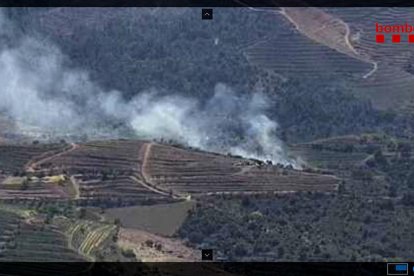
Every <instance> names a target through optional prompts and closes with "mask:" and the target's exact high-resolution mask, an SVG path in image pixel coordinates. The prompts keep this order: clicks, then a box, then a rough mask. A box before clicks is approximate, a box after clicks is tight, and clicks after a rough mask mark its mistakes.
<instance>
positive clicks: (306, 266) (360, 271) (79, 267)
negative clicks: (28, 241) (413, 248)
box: [0, 262, 414, 276]
mask: <svg viewBox="0 0 414 276" xmlns="http://www.w3.org/2000/svg"><path fill="white" fill-rule="evenodd" d="M413 265H414V263H409V266H408V268H409V274H408V275H414V272H413V271H412V269H413ZM0 275H21V276H25V275H31V276H42V275H58V276H66V275H90V276H92V275H99V276H102V275H108V276H111V275H142V276H144V275H170V276H174V275H177V276H178V275H180V276H187V275H188V276H190V275H191V276H193V275H197V276H202V275H220V276H231V275H241V276H261V275H263V276H267V275H269V276H270V275H272V276H274V275H283V276H297V275H304V276H324V275H328V276H330V275H332V276H348V275H350V276H351V275H352V276H359V275H363V276H380V275H387V263H386V262H359V263H358V262H276V263H271V262H193V263H188V262H187V263H185V262H184V263H139V262H132V263H88V262H84V263H76V262H68V263H64V262H60V263H50V262H45V263H23V262H20V263H19V262H9V263H2V262H0Z"/></svg>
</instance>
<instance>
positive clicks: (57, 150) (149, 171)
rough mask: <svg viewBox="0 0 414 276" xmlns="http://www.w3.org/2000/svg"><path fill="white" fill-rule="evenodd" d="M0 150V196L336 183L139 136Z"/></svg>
mask: <svg viewBox="0 0 414 276" xmlns="http://www.w3.org/2000/svg"><path fill="white" fill-rule="evenodd" d="M1 150H3V151H7V158H6V157H4V155H2V156H3V158H4V159H5V161H4V162H7V165H2V163H0V170H1V171H2V173H1V174H0V180H1V182H0V199H4V200H12V199H13V198H21V199H34V198H50V199H53V200H66V199H72V200H75V201H77V202H79V204H81V205H92V206H101V207H105V208H111V207H122V206H131V205H149V204H159V203H168V202H174V201H180V200H188V199H190V198H191V196H211V195H215V194H243V193H247V194H252V193H253V194H254V193H278V192H295V191H321V192H334V191H335V190H336V189H337V185H338V182H339V179H338V178H336V177H335V176H332V175H323V174H318V173H311V172H303V171H300V170H295V169H293V168H291V167H283V166H280V165H279V164H276V165H272V164H264V163H263V162H259V161H258V160H247V159H242V158H238V157H233V156H226V155H220V154H213V153H207V152H202V151H195V150H190V149H185V148H179V147H175V146H170V145H165V144H157V143H153V142H148V141H141V140H108V141H95V142H88V143H84V144H59V145H54V146H50V145H33V146H24V145H22V146H19V145H15V146H4V147H1V146H0V151H1ZM0 159H1V158H0ZM9 161H10V162H9ZM11 164H14V165H13V168H14V170H16V172H15V173H14V174H13V173H12V172H11V171H10V165H11Z"/></svg>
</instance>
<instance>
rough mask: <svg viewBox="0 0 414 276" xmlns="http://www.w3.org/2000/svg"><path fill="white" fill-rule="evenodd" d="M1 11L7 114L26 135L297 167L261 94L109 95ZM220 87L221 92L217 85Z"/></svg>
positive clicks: (0, 63) (1, 102) (1, 109)
mask: <svg viewBox="0 0 414 276" xmlns="http://www.w3.org/2000/svg"><path fill="white" fill-rule="evenodd" d="M13 28H14V27H13V25H12V24H11V23H10V21H9V20H7V19H6V17H5V16H4V14H2V13H1V12H0V83H1V86H0V114H3V115H7V116H8V117H11V118H12V119H13V120H14V121H16V122H17V124H18V125H19V127H20V130H21V131H22V132H23V133H25V134H26V135H30V136H37V135H43V137H44V136H45V134H47V135H49V136H50V137H53V136H54V137H69V136H72V137H73V136H79V135H85V136H87V137H89V139H100V138H117V137H131V135H132V136H134V137H141V138H146V139H164V140H172V141H175V142H179V143H181V144H185V145H188V146H192V147H196V148H200V149H203V150H208V151H215V152H220V153H231V154H235V155H241V156H243V157H248V158H256V159H262V160H272V161H273V162H278V163H283V164H288V163H289V164H292V163H294V162H293V161H292V160H289V159H288V158H287V156H286V155H285V151H284V150H283V147H282V143H281V141H279V139H278V138H277V137H276V133H275V132H276V129H277V127H278V125H277V123H276V122H275V121H273V120H271V119H270V118H269V117H268V116H267V115H266V111H267V110H268V108H269V106H268V105H267V102H268V101H267V100H266V97H265V96H264V95H262V94H260V93H255V94H252V95H250V96H245V95H243V96H242V95H239V94H237V93H236V92H235V91H233V90H232V89H231V88H230V87H228V86H227V85H225V84H222V83H218V84H216V85H215V87H214V91H212V92H213V93H212V94H213V96H212V97H211V98H210V99H208V100H205V101H201V100H199V99H197V98H188V97H182V96H179V95H167V96H166V95H165V94H163V95H161V93H159V92H158V91H157V90H156V89H148V90H147V91H141V92H140V93H137V95H136V96H135V97H133V98H132V99H130V100H128V101H127V100H125V99H124V98H123V96H122V93H120V92H119V91H104V90H103V89H101V88H100V87H99V86H98V85H96V84H94V82H92V81H91V80H90V78H89V76H88V73H87V72H85V71H82V70H79V69H73V68H71V67H70V66H68V65H66V64H67V60H66V57H65V56H64V55H63V54H62V53H61V51H60V50H59V49H58V48H57V47H56V46H55V45H53V44H52V43H50V42H48V41H46V40H42V39H39V38H35V37H34V36H33V35H32V36H28V35H20V36H19V35H16V32H14V31H13ZM212 90H213V88H212Z"/></svg>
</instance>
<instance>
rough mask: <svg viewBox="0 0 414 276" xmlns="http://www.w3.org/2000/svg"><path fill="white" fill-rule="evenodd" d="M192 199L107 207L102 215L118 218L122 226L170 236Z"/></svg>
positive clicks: (191, 206)
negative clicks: (169, 202) (156, 203)
mask: <svg viewBox="0 0 414 276" xmlns="http://www.w3.org/2000/svg"><path fill="white" fill-rule="evenodd" d="M194 205H195V203H194V202H193V201H182V202H177V203H171V204H159V205H152V206H134V207H123V208H111V209H107V210H106V212H105V214H104V216H105V217H106V218H107V219H108V220H110V221H113V220H115V219H119V220H120V222H121V225H122V227H125V228H132V229H140V230H143V231H147V232H150V233H155V234H159V235H163V236H172V235H174V234H175V232H176V231H177V230H178V229H179V228H180V226H181V224H182V223H183V222H184V221H185V219H186V218H187V215H188V212H189V211H190V210H191V209H192V208H193V207H194Z"/></svg>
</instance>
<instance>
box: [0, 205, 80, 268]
mask: <svg viewBox="0 0 414 276" xmlns="http://www.w3.org/2000/svg"><path fill="white" fill-rule="evenodd" d="M0 226H1V227H0V261H41V262H44V261H84V258H83V257H82V256H81V255H79V254H77V253H76V251H74V250H71V249H69V248H68V247H67V239H66V236H65V235H64V234H63V233H61V232H60V231H58V230H57V229H55V228H54V227H53V226H49V225H44V224H42V223H37V222H36V221H34V220H30V216H25V215H24V213H21V212H14V211H13V210H7V209H6V210H4V208H1V210H0ZM56 252H59V254H56Z"/></svg>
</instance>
